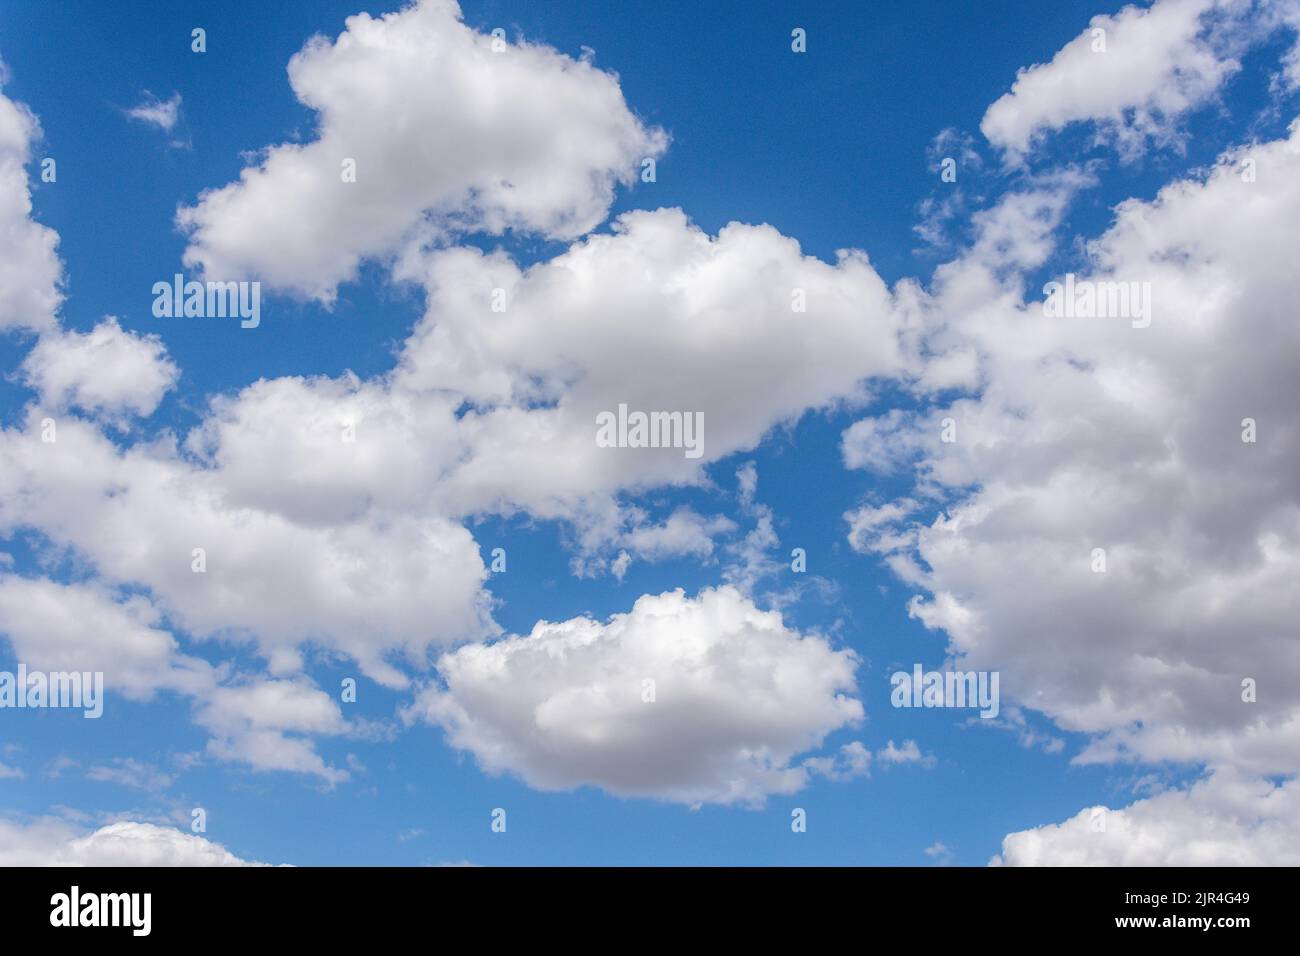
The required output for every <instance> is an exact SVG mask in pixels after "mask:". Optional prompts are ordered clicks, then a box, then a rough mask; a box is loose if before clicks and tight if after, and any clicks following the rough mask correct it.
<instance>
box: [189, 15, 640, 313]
mask: <svg viewBox="0 0 1300 956" xmlns="http://www.w3.org/2000/svg"><path fill="white" fill-rule="evenodd" d="M289 82H290V84H291V85H292V87H293V91H294V93H295V95H296V96H297V97H298V99H299V100H300V101H301V102H302V103H303V104H304V105H305V106H307V107H309V108H311V109H313V110H315V111H316V112H317V113H318V129H317V136H316V138H315V139H314V140H313V141H312V142H310V143H307V144H305V145H304V144H298V143H285V144H281V145H279V146H272V147H270V148H268V149H267V150H265V151H264V154H263V157H262V160H261V162H260V163H259V164H258V165H256V166H250V167H248V168H246V169H245V170H244V171H243V172H242V173H241V175H240V179H239V181H238V182H237V183H231V184H230V185H228V186H226V187H224V188H222V189H219V190H213V191H208V192H205V193H203V194H202V195H201V196H200V197H199V201H198V203H197V205H195V206H192V207H189V208H183V209H181V210H180V212H179V214H178V221H179V223H180V225H181V227H182V228H183V229H184V230H185V231H186V232H188V234H189V236H190V241H191V244H190V246H189V248H188V249H187V250H186V252H185V262H186V264H187V265H190V266H201V267H202V268H203V270H204V272H205V273H207V274H208V275H211V276H215V277H218V278H223V279H233V278H237V277H239V276H243V275H249V276H252V277H256V278H260V279H262V280H263V281H265V282H267V283H269V284H270V285H272V286H275V287H277V288H283V289H288V290H293V291H295V292H298V293H300V294H302V295H306V296H311V297H314V298H318V299H321V300H323V301H327V302H328V301H331V300H332V299H333V297H334V294H335V288H336V287H337V285H338V284H339V283H340V282H344V281H347V280H348V279H350V278H352V277H353V276H354V275H355V273H356V269H357V266H358V264H359V263H360V262H361V261H362V260H364V259H371V258H383V257H386V256H389V255H391V254H393V253H395V252H397V251H398V250H399V249H400V248H401V247H402V246H403V245H404V244H405V243H406V242H408V241H410V240H411V239H413V238H417V237H419V238H426V239H427V238H437V237H438V236H440V235H448V234H455V233H460V232H466V231H479V230H483V231H487V232H491V233H500V232H502V231H503V230H505V229H507V228H510V229H516V230H522V231H528V232H536V233H541V234H543V235H546V236H549V237H553V238H559V239H565V238H572V237H574V236H577V235H581V234H582V233H584V232H586V231H588V230H590V229H592V228H594V227H595V226H596V225H598V224H599V223H600V222H601V221H602V220H603V219H604V218H605V216H606V212H607V210H608V208H609V205H610V202H611V201H612V198H613V189H614V186H615V184H617V183H623V184H630V182H631V181H632V178H633V176H634V174H635V173H637V172H639V170H640V163H641V160H642V159H643V158H644V157H653V156H656V155H658V154H659V153H661V152H662V151H663V150H664V148H665V145H666V137H665V136H664V134H663V133H662V132H661V131H659V130H657V129H647V128H646V127H645V126H643V125H642V124H641V122H640V121H639V120H638V119H637V118H636V117H635V116H634V115H633V114H632V113H631V112H630V111H629V110H628V107H627V105H626V104H625V103H624V101H623V96H622V92H621V90H620V89H619V86H618V81H617V77H616V76H614V75H613V74H611V73H606V72H603V71H601V70H598V69H596V68H595V67H594V66H593V65H592V64H591V63H590V62H588V61H586V60H573V59H571V58H570V57H568V56H565V55H563V54H561V53H558V52H557V51H555V50H553V49H551V48H550V47H547V46H543V45H538V44H531V43H527V42H522V41H521V42H518V43H509V44H506V45H505V48H504V50H503V51H502V52H499V53H498V52H494V51H493V38H492V37H490V36H488V35H486V34H482V33H478V32H477V31H475V30H473V29H471V28H470V27H468V26H466V25H465V24H464V23H462V22H461V14H460V9H459V7H458V6H457V4H456V3H454V2H453V0H422V2H417V3H415V4H412V5H411V6H409V7H406V8H404V9H403V10H401V11H399V12H397V13H391V14H388V15H386V16H383V17H380V18H378V19H375V18H372V17H371V16H370V15H369V14H365V13H362V14H358V15H356V16H353V17H349V18H348V21H347V29H346V30H345V31H344V32H343V33H342V34H341V35H340V36H339V37H338V38H337V39H336V40H335V41H334V42H330V41H329V40H327V39H326V38H324V37H320V36H318V37H316V38H314V39H312V40H311V41H309V42H308V43H307V45H306V46H304V47H303V49H302V50H300V51H299V52H298V53H297V54H296V55H295V56H294V57H293V59H292V60H291V61H290V62H289ZM345 160H352V161H354V162H355V169H356V176H355V181H354V182H345V181H344V178H343V164H344V162H345Z"/></svg>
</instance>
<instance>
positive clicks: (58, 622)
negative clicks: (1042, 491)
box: [0, 574, 215, 700]
mask: <svg viewBox="0 0 1300 956" xmlns="http://www.w3.org/2000/svg"><path fill="white" fill-rule="evenodd" d="M0 635H2V636H4V637H7V638H8V639H9V642H10V644H11V646H12V647H13V652H14V656H15V657H16V658H17V659H18V660H20V661H22V662H23V663H25V664H26V665H27V666H28V667H29V668H30V669H32V670H41V671H91V672H94V671H99V672H101V673H103V675H104V690H105V692H106V693H108V694H113V695H116V694H121V695H123V696H124V697H127V698H130V699H132V700H147V699H149V698H150V697H152V696H153V695H154V693H155V692H157V691H159V690H174V691H178V692H182V693H191V694H196V693H202V692H204V691H206V690H207V689H208V688H209V687H211V686H212V685H213V683H214V680H215V678H214V674H213V672H212V668H211V667H210V666H209V665H208V664H207V662H206V661H203V660H200V659H198V658H194V657H188V656H186V655H183V654H181V653H180V652H179V646H178V645H177V642H176V640H175V638H173V637H172V635H171V634H170V633H169V632H168V631H167V630H166V629H165V628H164V627H163V626H162V625H161V623H160V615H159V613H158V611H157V609H156V608H154V607H153V605H152V604H151V603H150V602H149V601H148V600H147V599H146V598H144V597H141V596H139V595H134V596H129V597H126V598H125V599H123V600H118V599H116V598H115V596H114V595H113V594H111V593H110V592H109V591H108V590H107V589H106V588H104V587H102V586H99V585H95V584H58V583H55V582H54V581H50V580H48V579H45V578H24V577H19V576H18V575H13V574H0Z"/></svg>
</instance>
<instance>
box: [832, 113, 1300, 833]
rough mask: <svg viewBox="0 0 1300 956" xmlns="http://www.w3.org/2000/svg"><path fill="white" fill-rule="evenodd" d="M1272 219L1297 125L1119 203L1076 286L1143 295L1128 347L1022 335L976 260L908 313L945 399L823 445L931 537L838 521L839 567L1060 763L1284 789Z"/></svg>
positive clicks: (1285, 222) (1284, 209) (1286, 660)
mask: <svg viewBox="0 0 1300 956" xmlns="http://www.w3.org/2000/svg"><path fill="white" fill-rule="evenodd" d="M1246 155H1249V156H1250V157H1251V158H1252V159H1254V160H1255V162H1256V164H1257V167H1258V169H1260V170H1266V171H1267V175H1266V176H1259V177H1258V179H1257V180H1256V181H1254V182H1248V181H1246V180H1245V179H1243V177H1242V175H1241V166H1240V160H1241V158H1242V157H1243V156H1246ZM1297 218H1300V127H1297V126H1293V127H1292V131H1291V134H1290V135H1289V136H1288V137H1287V138H1284V139H1282V140H1280V141H1276V142H1267V143H1260V144H1257V145H1254V146H1252V147H1250V148H1249V149H1248V150H1247V149H1241V150H1234V151H1232V152H1230V153H1229V154H1227V155H1225V157H1224V158H1223V161H1222V162H1221V163H1220V164H1219V165H1217V166H1216V167H1215V168H1214V169H1213V170H1211V171H1209V172H1208V173H1207V174H1206V175H1204V176H1203V177H1200V178H1195V179H1189V180H1186V181H1181V182H1175V183H1172V184H1170V185H1168V186H1167V187H1165V188H1164V189H1163V190H1162V191H1161V192H1160V193H1159V195H1158V196H1157V197H1156V198H1155V199H1154V200H1152V201H1149V202H1143V201H1137V200H1130V201H1128V202H1125V203H1123V204H1121V205H1120V206H1119V207H1118V209H1117V210H1116V217H1115V221H1114V223H1113V225H1112V226H1111V227H1110V228H1109V229H1108V230H1107V231H1106V232H1105V233H1104V234H1103V235H1102V236H1100V237H1099V238H1097V239H1095V240H1094V241H1093V242H1091V243H1089V244H1088V246H1087V247H1086V262H1085V263H1084V265H1083V266H1081V267H1079V269H1078V271H1079V278H1080V279H1087V280H1101V281H1112V280H1115V281H1140V282H1149V283H1150V288H1151V303H1152V307H1151V324H1150V326H1149V327H1147V328H1134V327H1133V323H1132V322H1131V321H1130V319H1129V317H1127V316H1125V317H1117V318H1109V319H1107V318H1096V319H1086V318H1075V319H1063V318H1055V319H1053V318H1048V317H1046V316H1045V315H1044V314H1043V310H1042V308H1041V303H1040V302H1039V301H1035V300H1036V299H1037V296H1036V295H1035V293H1034V292H1032V291H1031V292H1030V294H1029V301H1028V302H1027V303H1026V302H1024V301H1023V300H1022V295H1023V292H1024V290H1023V285H1022V283H1023V279H1022V273H1021V272H1019V271H1017V270H1012V272H1011V273H1009V274H1005V275H999V273H998V272H997V270H996V268H994V267H993V266H991V265H990V264H989V262H988V261H986V259H985V258H984V257H983V256H982V255H981V254H979V253H978V245H977V247H976V252H975V253H973V254H972V255H969V256H966V257H964V258H963V259H961V260H959V261H957V262H954V263H952V264H950V265H949V266H947V267H945V268H944V269H941V270H940V272H939V274H938V275H937V277H936V281H935V284H934V288H933V290H932V296H931V298H929V300H928V301H926V302H923V303H921V304H919V306H918V309H919V311H920V312H921V313H923V314H925V315H926V316H927V322H929V323H930V329H931V334H930V336H929V341H928V343H927V344H928V345H929V346H930V347H931V348H932V350H933V354H935V355H936V356H938V357H940V358H942V356H943V355H944V354H946V353H947V352H948V351H960V352H962V353H963V354H975V355H978V356H979V361H978V365H977V367H976V371H975V374H973V375H972V376H971V377H970V379H969V380H968V382H966V383H965V387H966V388H967V389H969V391H968V393H967V395H966V396H965V397H961V398H958V399H957V400H955V401H953V402H952V403H951V404H948V405H946V406H943V407H937V408H932V409H927V410H925V411H922V412H918V413H915V414H910V415H901V416H896V417H895V418H893V419H880V420H877V421H876V422H874V423H873V424H871V425H869V426H865V427H864V428H863V429H860V430H858V431H856V432H855V433H853V434H849V435H846V437H845V451H846V456H847V457H848V458H849V460H850V461H851V462H852V463H855V464H862V465H864V466H866V467H870V468H876V469H879V470H885V471H888V470H896V469H897V468H898V467H899V466H900V464H902V463H914V464H915V466H916V468H917V469H918V473H919V476H920V481H919V485H918V490H917V498H918V501H920V502H921V503H920V504H918V505H917V507H916V508H914V509H909V511H916V512H920V513H923V514H927V515H929V516H932V517H927V518H926V519H925V520H924V521H922V520H918V519H916V518H913V517H911V515H910V514H909V515H907V516H904V515H903V514H902V513H901V512H900V511H888V510H887V508H888V506H885V508H874V509H873V508H871V507H868V508H866V509H864V510H863V511H860V512H857V513H851V514H850V516H849V517H850V522H851V541H852V542H853V544H854V546H855V547H858V548H859V549H861V550H868V551H872V552H876V553H880V554H882V555H884V556H885V557H886V558H887V560H888V561H889V562H890V564H891V566H892V567H893V568H894V569H895V570H896V571H897V572H898V573H899V574H900V575H901V576H902V577H903V578H904V579H905V580H907V581H908V582H909V583H912V584H914V585H916V586H917V587H918V589H919V590H921V591H923V592H924V593H923V594H921V595H918V596H917V597H916V598H915V599H914V600H913V602H912V604H911V612H912V613H913V614H914V615H915V616H916V617H917V618H919V619H920V620H921V621H922V622H923V623H925V624H926V625H927V626H928V627H931V628H935V629H941V630H943V631H945V632H946V633H947V635H948V638H949V652H950V653H951V654H952V655H953V657H954V658H955V659H958V660H960V662H961V665H962V666H963V667H964V668H969V669H976V670H998V671H1000V673H1001V687H1002V693H1003V694H1004V696H1006V697H1009V698H1012V699H1014V700H1015V701H1016V703H1017V704H1019V705H1022V706H1023V707H1024V708H1026V709H1032V710H1035V711H1038V712H1040V713H1042V714H1045V715H1047V716H1048V717H1049V718H1051V719H1052V720H1053V721H1054V722H1055V723H1056V724H1057V725H1058V726H1059V727H1061V728H1063V729H1067V730H1072V731H1081V732H1085V733H1088V734H1091V735H1093V736H1092V740H1091V743H1090V744H1089V745H1088V746H1087V747H1086V748H1085V750H1084V751H1083V752H1082V753H1081V754H1079V755H1078V756H1077V757H1076V760H1077V761H1079V762H1085V763H1090V762H1093V763H1095V762H1113V761H1117V760H1135V761H1147V762H1163V761H1170V762H1175V763H1178V764H1182V765H1184V766H1188V765H1190V766H1206V767H1209V768H1211V769H1212V770H1216V771H1218V772H1219V773H1225V772H1229V771H1231V772H1233V773H1237V774H1241V775H1243V777H1250V776H1251V775H1254V777H1255V783H1253V784H1250V785H1251V786H1254V785H1256V784H1258V785H1263V784H1262V781H1261V780H1260V779H1259V778H1260V777H1262V776H1263V775H1272V774H1280V775H1294V774H1296V773H1300V759H1298V758H1297V755H1298V754H1300V666H1298V665H1297V658H1296V655H1295V652H1294V651H1295V637H1294V634H1295V631H1294V621H1295V620H1296V619H1297V617H1298V616H1300V604H1298V603H1297V601H1298V600H1300V595H1298V593H1297V591H1296V589H1295V588H1294V586H1293V582H1294V581H1295V580H1296V579H1297V577H1298V576H1300V496H1298V495H1297V492H1296V488H1297V477H1298V476H1300V442H1298V441H1297V434H1298V433H1297V425H1296V422H1295V383H1296V381H1297V369H1296V362H1295V356H1296V355H1297V354H1300V332H1297V326H1296V323H1295V321H1294V315H1293V309H1292V307H1291V303H1294V302H1295V301H1297V300H1300V276H1298V275H1297V272H1296V270H1295V269H1294V268H1293V266H1292V265H1291V263H1293V262H1294V260H1295V258H1296V255H1297V247H1296V242H1295V229H1294V223H1295V222H1296V221H1297ZM943 418H951V419H953V420H954V421H955V423H956V428H957V440H956V441H955V442H952V443H944V442H942V441H941V440H940V435H941V427H940V421H941V419H943ZM1247 418H1250V419H1253V420H1255V422H1256V423H1257V427H1258V440H1257V441H1256V442H1255V443H1245V442H1243V441H1242V432H1243V424H1242V423H1243V420H1244V419H1247ZM873 443H882V444H883V445H884V447H880V446H879V445H875V446H874V447H873ZM940 505H942V508H943V510H942V511H938V508H939V506H940ZM936 511H938V513H937V514H935V512H936ZM1094 548H1103V549H1105V554H1106V571H1105V573H1095V572H1094V571H1093V560H1094V559H1093V549H1094ZM1246 679H1251V680H1254V681H1256V682H1257V684H1258V687H1259V688H1260V692H1259V693H1258V699H1257V700H1255V701H1254V702H1249V701H1247V700H1243V686H1242V685H1243V681H1245V680H1246ZM1264 688H1266V689H1267V690H1266V691H1265V690H1264ZM1174 799H1175V798H1169V799H1168V801H1166V802H1172V801H1173V800H1174ZM1163 805H1164V804H1163V803H1159V804H1155V806H1157V807H1158V806H1163ZM1205 806H1206V807H1207V812H1208V811H1209V810H1213V809H1214V808H1215V807H1217V806H1219V804H1215V803H1207V804H1205ZM1288 819H1290V818H1286V817H1282V818H1279V819H1278V821H1277V822H1276V825H1275V826H1276V828H1284V827H1286V826H1288V825H1290V823H1288ZM1291 822H1292V823H1293V822H1294V821H1293V820H1292V821H1291ZM1075 828H1077V824H1076V825H1075ZM1292 842H1294V832H1293V839H1292ZM1247 844H1248V845H1253V844H1252V841H1251V840H1248V841H1247ZM1258 846H1259V847H1261V848H1263V847H1266V846H1267V843H1266V842H1260V843H1259V844H1258ZM1153 858H1155V857H1153Z"/></svg>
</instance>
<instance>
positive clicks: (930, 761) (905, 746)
mask: <svg viewBox="0 0 1300 956" xmlns="http://www.w3.org/2000/svg"><path fill="white" fill-rule="evenodd" d="M876 763H877V764H880V765H883V766H886V767H889V766H898V765H901V764H909V763H914V764H920V765H921V766H922V767H932V766H934V763H935V758H934V757H933V756H932V755H930V754H924V753H922V752H921V748H920V747H919V746H918V745H917V743H916V741H915V740H904V741H903V742H902V744H898V745H896V744H895V743H894V742H893V741H892V740H891V741H889V742H888V743H887V744H885V746H884V747H882V748H881V749H880V750H878V751H876Z"/></svg>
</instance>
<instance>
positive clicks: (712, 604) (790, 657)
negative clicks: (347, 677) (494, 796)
mask: <svg viewBox="0 0 1300 956" xmlns="http://www.w3.org/2000/svg"><path fill="white" fill-rule="evenodd" d="M856 666H857V659H856V657H855V656H854V654H853V652H852V651H848V650H834V649H833V648H832V647H831V646H830V644H829V643H828V642H827V641H826V640H825V639H824V638H822V637H820V636H817V635H815V634H808V635H801V634H799V633H798V632H797V631H794V630H791V629H790V628H788V627H786V626H785V624H784V623H783V621H782V619H781V615H780V614H779V613H776V612H773V611H761V610H759V609H758V608H757V607H755V606H754V605H753V603H752V602H750V601H749V599H747V598H746V597H744V596H743V595H741V594H740V593H739V592H738V591H736V590H734V589H732V588H720V589H717V590H705V591H703V592H701V593H700V594H699V596H698V597H695V598H689V597H686V596H685V595H684V594H683V592H681V591H675V592H668V593H665V594H661V595H657V596H652V595H647V596H644V597H642V598H640V599H639V600H638V601H637V602H636V604H635V605H634V606H633V608H632V610H631V611H630V612H628V613H626V614H617V615H615V616H614V617H612V618H611V619H610V620H609V621H608V622H606V623H603V624H602V623H600V622H598V621H594V620H592V619H590V618H585V617H584V618H573V619H570V620H568V621H561V622H558V623H550V622H542V623H539V624H538V625H537V626H536V627H535V628H534V629H533V632H532V633H531V634H530V635H528V636H526V637H518V636H511V637H507V638H504V639H502V640H500V641H497V642H495V643H492V644H487V645H472V646H468V647H464V648H461V649H459V650H457V651H454V652H452V653H450V654H447V655H445V656H444V657H443V658H442V659H441V660H440V661H439V664H438V670H439V673H440V675H441V676H442V678H443V680H444V682H445V686H442V687H438V686H430V687H428V688H426V689H425V690H424V691H423V692H422V693H421V694H420V695H419V696H418V698H417V701H416V703H415V705H414V706H413V707H412V708H411V709H410V710H409V711H407V713H406V716H407V718H408V719H411V720H414V719H422V720H425V721H428V722H430V723H433V724H436V725H439V726H441V727H442V728H443V729H444V730H445V731H446V733H447V738H448V740H449V741H450V742H451V744H452V745H453V746H455V747H458V748H460V749H463V750H468V751H470V752H471V753H472V754H473V755H474V757H475V759H476V760H477V761H478V762H479V764H480V765H481V766H482V767H483V768H484V769H485V770H487V771H488V772H489V773H502V772H512V773H515V774H518V775H519V776H521V777H522V778H523V779H524V780H525V781H527V782H528V783H529V784H530V785H531V786H534V787H538V788H540V789H544V790H565V789H570V788H573V787H579V786H583V785H594V786H598V787H601V788H603V789H605V790H608V791H610V792H611V793H615V794H618V795H621V796H641V797H657V798H661V799H666V800H672V801H677V802H683V803H692V804H694V803H704V802H712V803H747V804H755V803H761V802H762V801H763V799H764V798H765V797H766V796H767V795H769V794H774V793H776V794H780V793H792V792H794V791H796V790H799V789H800V788H801V787H803V786H804V785H805V783H806V782H807V779H808V771H809V770H810V769H814V770H815V769H824V768H820V767H816V766H814V767H805V766H803V765H795V764H793V763H792V761H793V758H795V757H796V756H797V755H799V754H801V753H804V752H806V751H809V750H812V749H814V748H816V747H819V746H820V745H821V743H822V741H823V740H824V739H825V737H826V735H827V734H829V733H831V732H832V731H834V730H837V729H839V728H841V727H845V726H851V725H854V724H857V723H858V722H859V721H860V720H861V719H862V716H863V711H862V705H861V704H860V703H859V702H858V701H857V700H855V699H853V698H852V697H851V696H849V694H850V693H851V692H852V691H853V690H854V687H855V685H854V676H853V675H854V670H855V668H856ZM647 680H651V681H653V682H654V684H653V692H654V693H653V696H654V700H653V702H647V701H646V699H645V696H646V693H645V690H646V688H647V686H649V685H646V684H645V683H644V682H645V681H647ZM844 759H845V760H846V761H848V762H849V764H850V765H851V766H854V767H858V768H861V769H863V770H865V766H866V763H865V760H864V759H863V758H862V757H861V755H860V754H858V753H857V752H856V751H854V752H851V753H848V754H845V755H844Z"/></svg>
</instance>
